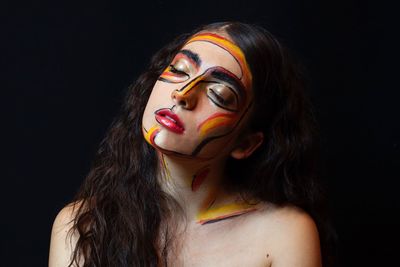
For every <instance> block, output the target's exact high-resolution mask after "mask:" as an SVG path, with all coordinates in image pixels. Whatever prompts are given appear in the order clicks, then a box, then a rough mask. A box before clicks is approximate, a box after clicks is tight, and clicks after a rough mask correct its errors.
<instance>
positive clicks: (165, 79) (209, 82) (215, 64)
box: [142, 33, 253, 159]
mask: <svg viewBox="0 0 400 267" xmlns="http://www.w3.org/2000/svg"><path fill="white" fill-rule="evenodd" d="M252 99H253V94H252V90H251V73H250V70H249V68H248V65H247V63H246V60H245V57H244V55H243V53H242V51H241V50H240V48H239V47H237V46H236V45H235V44H233V43H232V42H230V41H229V40H228V39H226V38H224V37H221V36H220V35H217V34H215V33H201V34H197V35H195V36H193V37H192V38H191V39H190V40H189V41H188V42H186V44H185V45H184V46H183V48H182V49H181V50H180V51H179V52H178V53H177V55H176V56H175V58H174V59H173V60H172V62H171V64H170V66H168V67H167V68H166V69H165V70H164V72H163V73H162V74H161V76H160V77H159V79H158V81H157V82H156V83H155V85H154V87H153V90H152V93H151V95H150V98H149V100H148V102H147V106H146V109H145V111H144V114H143V121H142V127H143V134H144V136H145V139H146V140H147V142H148V143H149V144H151V145H152V146H153V147H155V148H156V149H158V150H160V151H161V152H163V153H169V154H175V155H181V156H188V157H199V158H205V159H208V158H212V157H215V156H217V155H220V154H221V153H226V154H227V153H229V152H230V149H232V148H233V146H234V142H235V138H236V137H237V136H238V133H239V132H240V130H241V128H242V127H241V126H242V125H243V123H244V122H245V120H246V115H247V114H249V112H250V111H249V110H250V107H251V103H252Z"/></svg>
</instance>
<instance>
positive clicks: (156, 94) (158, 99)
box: [143, 81, 173, 122]
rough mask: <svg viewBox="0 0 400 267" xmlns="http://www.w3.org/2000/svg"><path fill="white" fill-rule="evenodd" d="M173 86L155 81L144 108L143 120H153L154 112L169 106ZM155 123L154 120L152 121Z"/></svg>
mask: <svg viewBox="0 0 400 267" xmlns="http://www.w3.org/2000/svg"><path fill="white" fill-rule="evenodd" d="M172 91H173V85H168V84H167V85H166V84H165V83H163V82H160V81H157V82H156V84H155V85H154V87H153V90H152V92H151V94H150V97H149V100H148V101H147V104H146V108H145V110H144V114H143V120H144V121H145V120H146V121H147V120H149V119H154V112H155V111H157V110H158V109H160V108H166V107H170V106H171V103H172V102H171V93H172ZM154 122H155V119H154Z"/></svg>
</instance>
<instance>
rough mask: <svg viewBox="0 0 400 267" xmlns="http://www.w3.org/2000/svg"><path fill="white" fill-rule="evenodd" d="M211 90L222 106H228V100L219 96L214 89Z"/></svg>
mask: <svg viewBox="0 0 400 267" xmlns="http://www.w3.org/2000/svg"><path fill="white" fill-rule="evenodd" d="M209 90H210V93H211V94H212V95H213V96H214V97H215V98H216V100H217V101H218V102H219V103H220V104H222V105H225V104H226V100H225V99H224V98H223V97H222V96H220V95H219V94H217V93H216V92H215V91H214V90H213V89H209Z"/></svg>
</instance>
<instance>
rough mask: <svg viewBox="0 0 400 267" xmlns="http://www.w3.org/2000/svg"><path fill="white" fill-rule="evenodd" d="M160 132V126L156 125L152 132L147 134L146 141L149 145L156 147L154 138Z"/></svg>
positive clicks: (149, 131)
mask: <svg viewBox="0 0 400 267" xmlns="http://www.w3.org/2000/svg"><path fill="white" fill-rule="evenodd" d="M143 129H144V128H143ZM159 130H160V126H158V125H154V126H153V127H151V128H150V130H148V131H147V132H145V134H144V139H146V141H147V143H149V145H154V137H155V135H156V134H157V132H158V131H159Z"/></svg>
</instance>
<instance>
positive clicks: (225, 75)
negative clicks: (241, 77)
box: [211, 70, 245, 97]
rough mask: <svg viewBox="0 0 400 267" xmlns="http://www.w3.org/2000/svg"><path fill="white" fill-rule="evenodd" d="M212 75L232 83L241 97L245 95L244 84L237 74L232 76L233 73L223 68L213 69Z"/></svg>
mask: <svg viewBox="0 0 400 267" xmlns="http://www.w3.org/2000/svg"><path fill="white" fill-rule="evenodd" d="M211 76H212V77H214V78H216V79H218V80H221V81H223V82H226V83H229V84H231V85H232V87H233V89H234V90H235V91H238V93H239V95H240V96H241V97H244V96H245V88H244V86H243V84H242V83H241V82H239V81H238V79H237V78H236V77H235V76H232V74H230V73H227V72H224V71H222V70H213V71H212V72H211Z"/></svg>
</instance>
